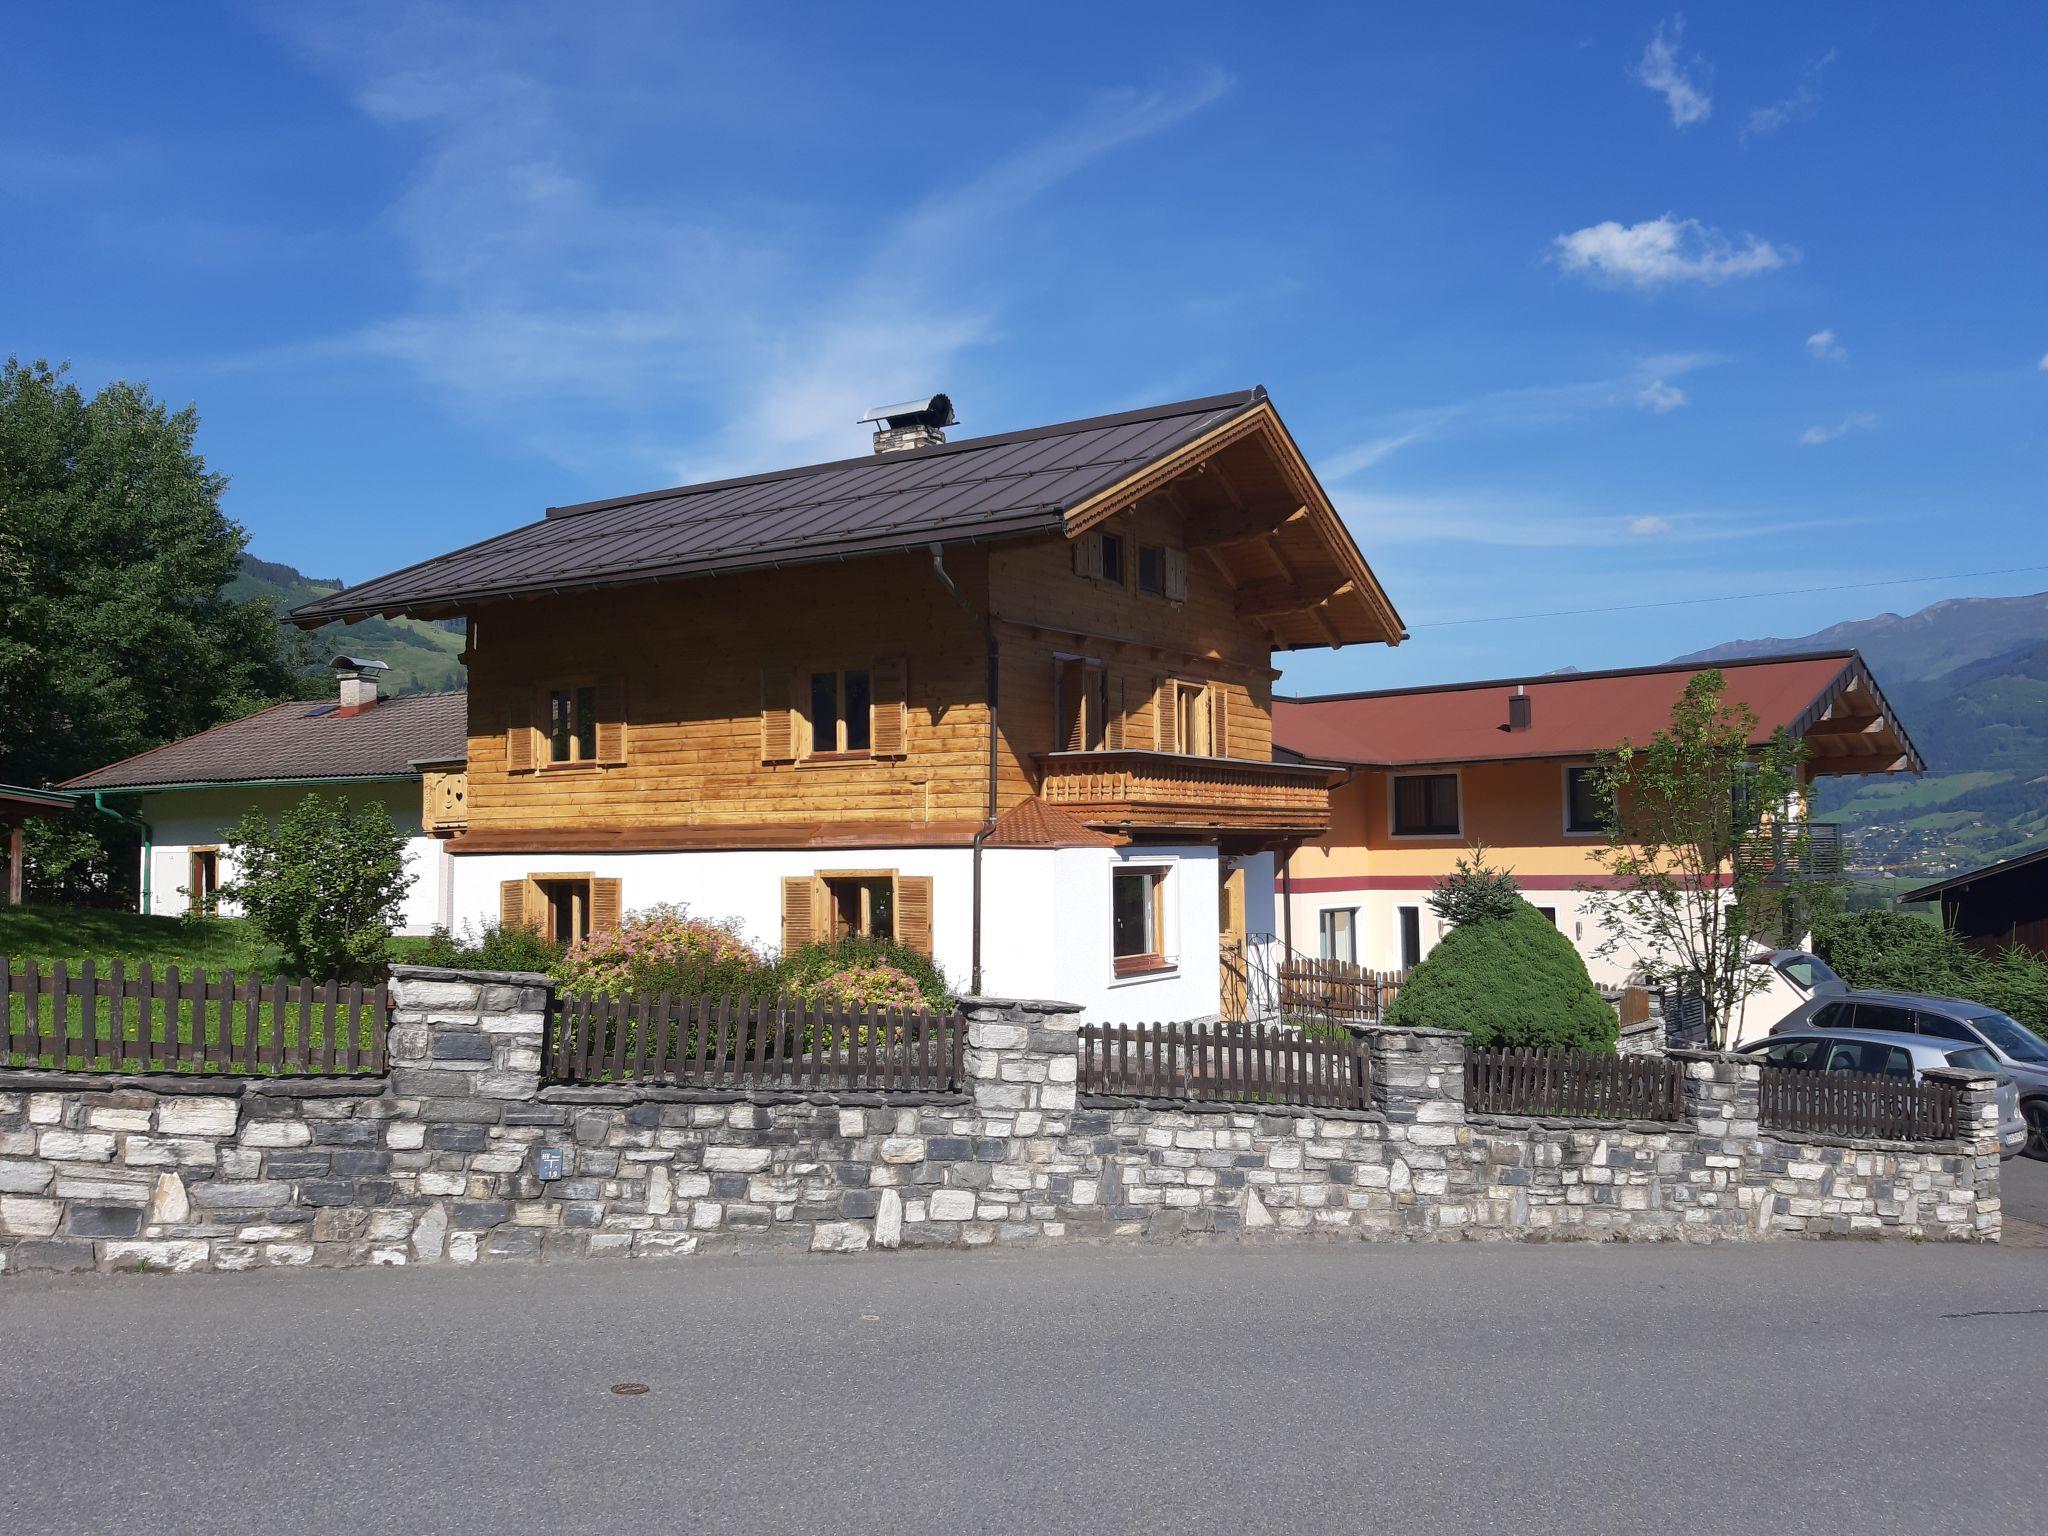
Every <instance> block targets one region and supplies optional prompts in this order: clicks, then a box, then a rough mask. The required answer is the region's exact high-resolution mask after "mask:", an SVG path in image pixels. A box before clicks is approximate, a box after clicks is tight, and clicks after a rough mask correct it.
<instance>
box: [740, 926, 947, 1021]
mask: <svg viewBox="0 0 2048 1536" xmlns="http://www.w3.org/2000/svg"><path fill="white" fill-rule="evenodd" d="M877 970H879V971H889V972H896V973H898V974H900V975H902V976H905V977H907V978H909V980H910V981H911V983H912V985H913V986H914V987H915V989H916V994H917V995H916V997H915V998H912V999H910V1000H909V1001H908V1002H907V1003H906V1004H904V1006H907V1007H915V1006H919V1005H920V1004H921V1005H922V1006H924V1007H926V1008H932V1009H939V1010H943V1009H947V1008H950V1007H952V1006H953V989H952V988H951V987H950V986H949V985H947V982H946V977H945V974H944V973H943V972H942V971H940V970H939V968H938V967H937V966H936V965H934V964H932V962H931V961H930V960H928V959H927V958H926V957H925V956H923V955H921V954H919V953H918V952H917V951H916V950H914V949H912V948H911V947H910V946H909V945H907V944H899V943H897V942H896V941H895V940H894V939H873V938H866V937H863V936H861V935H859V934H849V935H848V936H846V937H845V938H842V939H834V940H830V941H827V942H823V943H818V944H807V945H805V946H804V947H803V948H802V949H799V950H797V951H796V952H795V953H793V954H788V955H784V956H783V957H782V959H781V960H780V961H779V962H778V963H777V964H776V966H775V974H774V982H775V985H774V989H773V990H775V991H778V992H783V993H786V994H788V995H789V996H791V997H801V998H806V999H814V1000H817V1001H824V1000H825V999H824V997H823V996H822V995H821V993H820V991H819V989H820V988H821V987H823V986H824V985H825V984H826V982H827V981H828V980H829V979H830V978H833V977H836V976H841V975H846V974H848V973H853V974H859V973H862V972H869V971H877ZM835 985H839V986H848V985H859V983H836V984H835ZM868 985H872V986H883V985H893V983H886V982H884V981H882V980H881V979H879V978H876V979H872V980H871V981H870V982H869V983H868ZM887 1006H890V1007H894V1006H896V1005H895V1004H894V1003H891V1004H888V1005H887Z"/></svg>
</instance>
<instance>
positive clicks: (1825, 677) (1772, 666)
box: [1273, 651, 1924, 772]
mask: <svg viewBox="0 0 2048 1536" xmlns="http://www.w3.org/2000/svg"><path fill="white" fill-rule="evenodd" d="M1715 665H1716V666H1717V667H1718V668H1719V670H1720V671H1721V673H1722V675H1723V676H1724V677H1725V678H1726V680H1727V690H1726V692H1725V694H1724V695H1723V697H1724V698H1725V699H1726V700H1727V702H1729V703H1731V704H1737V703H1740V704H1747V705H1748V706H1749V707H1750V708H1751V709H1752V710H1754V711H1755V712H1756V716H1757V729H1756V732H1755V735H1754V737H1753V740H1754V741H1755V742H1756V744H1758V745H1762V744H1763V743H1764V742H1765V741H1767V740H1769V739H1770V736H1771V733H1772V732H1773V731H1776V730H1777V729H1779V728H1780V727H1781V726H1782V727H1783V728H1785V729H1786V730H1789V731H1790V732H1792V734H1793V735H1795V736H1807V737H1809V739H1812V740H1816V741H1817V740H1818V738H1820V737H1822V736H1824V735H1825V720H1826V716H1827V715H1828V711H1829V708H1830V706H1832V705H1833V704H1834V703H1835V702H1836V700H1838V699H1839V698H1841V697H1842V695H1843V694H1845V693H1847V692H1849V691H1850V690H1852V689H1856V690H1860V691H1861V692H1863V693H1867V694H1868V695H1869V696H1871V697H1873V698H1874V699H1875V700H1876V701H1877V703H1878V704H1879V705H1880V706H1881V714H1882V716H1883V723H1884V729H1885V732H1886V736H1885V739H1884V743H1883V747H1884V750H1882V751H1881V752H1880V751H1875V750H1874V751H1873V752H1872V753H1871V754H1870V760H1869V761H1868V762H1864V763H1861V765H1860V766H1858V767H1855V768H1849V767H1848V765H1849V764H1850V763H1852V762H1856V761H1857V760H1858V759H1857V755H1856V754H1855V753H1853V752H1850V751H1844V752H1843V753H1842V754H1841V755H1840V758H1839V761H1840V764H1841V765H1842V769H1843V770H1846V771H1857V772H1862V771H1868V770H1869V769H1871V768H1874V767H1881V766H1883V764H1882V763H1880V762H1879V761H1878V759H1879V757H1882V759H1883V762H1884V763H1889V762H1890V761H1891V760H1892V759H1893V758H1895V757H1898V756H1903V757H1905V758H1906V759H1907V761H1908V764H1909V765H1910V766H1911V767H1912V768H1913V769H1915V770H1916V771H1917V770H1919V769H1920V768H1922V767H1923V766H1924V765H1923V764H1922V762H1921V760H1920V754H1919V752H1918V751H1917V750H1916V749H1915V748H1914V746H1913V743H1912V742H1911V740H1910V739H1908V737H1907V736H1906V733H1905V730H1904V728H1903V727H1902V726H1900V725H1899V723H1898V720H1897V718H1896V717H1895V716H1893V714H1892V712H1891V709H1890V707H1889V706H1888V705H1886V704H1885V703H1884V695H1883V694H1882V693H1881V692H1880V691H1879V690H1878V687H1877V681H1876V679H1875V678H1873V677H1872V676H1871V674H1870V670H1869V668H1868V667H1866V666H1865V665H1864V663H1863V658H1862V657H1861V656H1859V655H1858V654H1857V653H1856V652H1854V651H1830V652H1825V653H1822V654H1818V655H1810V656H1776V657H1767V658H1759V659H1754V660H1737V661H1726V662H1719V663H1716V664H1715ZM1707 670H1708V668H1707V667H1703V666H1697V665H1694V666H1683V667H1669V666H1665V667H1635V668H1629V669H1625V670H1616V671H1611V672H1567V673H1549V674H1545V675H1542V676H1538V677H1520V678H1514V677H1510V678H1495V679H1491V680H1489V681H1486V682H1476V683H1450V684H1446V685H1443V686H1441V687H1436V688H1396V689H1386V690H1383V691H1380V692H1374V693H1347V694H1328V695H1324V696H1321V697H1317V698H1286V697H1278V696H1276V697H1275V698H1274V700H1273V739H1274V744H1275V746H1276V747H1279V748H1284V749H1285V750H1287V751H1290V752H1298V753H1301V754H1302V755H1303V756H1306V757H1316V758H1325V759H1330V760H1333V761H1338V762H1347V763H1356V764H1359V765H1361V766H1367V767H1382V766H1385V767H1408V766H1421V765H1430V764H1437V763H1475V762H1498V761H1504V760H1510V759H1516V758H1544V757H1584V756H1591V755H1593V754H1595V753H1598V752H1606V751H1611V750H1612V749H1613V748H1614V747H1616V746H1617V745H1619V744H1620V743H1621V742H1622V741H1624V740H1627V741H1633V742H1638V743H1640V742H1646V741H1648V740H1649V739H1650V737H1652V736H1654V735H1655V734H1656V733H1657V732H1658V731H1660V730H1663V729H1665V728H1666V727H1668V726H1669V725H1670V723H1671V706H1672V705H1673V704H1674V703H1676V702H1677V701H1678V697H1679V695H1680V694H1681V693H1683V692H1684V691H1685V685H1686V684H1687V683H1689V682H1690V681H1692V679H1693V678H1694V677H1696V676H1698V675H1699V674H1700V673H1701V672H1704V671H1707ZM1517 689H1521V690H1524V691H1526V692H1527V694H1528V696H1529V701H1530V704H1529V709H1530V721H1529V725H1528V726H1527V728H1526V729H1523V730H1517V731H1511V730H1509V729H1508V725H1507V719H1508V699H1509V697H1510V696H1511V695H1512V694H1514V693H1515V691H1516V690H1517ZM1827 740H1828V743H1830V744H1832V743H1833V742H1834V741H1835V738H1832V737H1829V738H1827ZM1874 745H1875V744H1874ZM1835 761H1836V759H1835V758H1834V757H1833V756H1831V757H1830V758H1829V764H1830V765H1832V764H1833V763H1834V762H1835ZM1816 766H1817V767H1820V766H1822V765H1821V764H1819V763H1816Z"/></svg>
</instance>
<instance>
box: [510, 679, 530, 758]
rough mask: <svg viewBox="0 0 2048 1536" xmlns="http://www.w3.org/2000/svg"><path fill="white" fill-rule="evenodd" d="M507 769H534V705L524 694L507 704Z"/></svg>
mask: <svg viewBox="0 0 2048 1536" xmlns="http://www.w3.org/2000/svg"><path fill="white" fill-rule="evenodd" d="M505 771H506V772H507V773H531V772H532V771H533V705H532V701H531V700H529V699H527V698H526V697H524V696H523V695H522V696H519V697H515V698H514V699H513V700H512V702H511V703H510V704H507V705H506V706H505Z"/></svg>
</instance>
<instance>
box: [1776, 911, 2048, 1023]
mask: <svg viewBox="0 0 2048 1536" xmlns="http://www.w3.org/2000/svg"><path fill="white" fill-rule="evenodd" d="M1813 950H1814V953H1815V954H1817V955H1819V956H1820V957H1821V959H1823V960H1825V961H1827V963H1828V964H1829V965H1830V966H1832V967H1834V969H1835V972H1836V974H1838V975H1839V976H1840V977H1841V978H1842V980H1844V981H1846V982H1847V983H1848V984H1849V985H1850V986H1852V987H1883V988H1888V989H1890V990H1892V991H1895V992H1926V993H1931V994H1932V995H1934V996H1936V997H1960V998H1966V999H1968V1000H1969V1001H1971V1002H1974V1003H1983V1004H1984V1005H1985V1006H1986V1007H1989V1008H1996V1009H1998V1010H1999V1012H2001V1013H2009V1014H2011V1015H2012V1016H2013V1017H2014V1018H2016V1019H2018V1020H2019V1021H2020V1022H2021V1023H2022V1024H2025V1025H2027V1026H2028V1027H2029V1028H2032V1029H2035V1030H2041V1029H2048V960H2043V959H2041V958H2040V957H2039V956H2038V955H2032V954H2029V953H2028V952H2027V951H2025V950H2023V949H2008V950H2006V951H2005V952H2004V953H2002V954H2000V955H1998V956H1997V957H1996V958H1991V959H1987V958H1986V957H1985V956H1983V955H1980V954H1978V953H1977V952H1976V951H1975V950H1973V949H1971V948H1970V946H1969V945H1967V944H1965V943H1964V942H1963V941H1962V940H1961V939H1960V938H1959V937H1957V935H1956V934H1955V932H1954V931H1953V930H1951V929H1947V928H1942V927H1939V926H1937V925H1936V924H1934V923H1930V922H1928V921H1927V920H1925V919H1924V918H1918V917H1911V916H1908V915H1907V914H1906V913H1903V912H1850V913H1846V914H1843V915H1841V916H1838V917H1831V918H1827V919H1825V920H1823V921H1821V922H1818V923H1816V924H1814V929H1813Z"/></svg>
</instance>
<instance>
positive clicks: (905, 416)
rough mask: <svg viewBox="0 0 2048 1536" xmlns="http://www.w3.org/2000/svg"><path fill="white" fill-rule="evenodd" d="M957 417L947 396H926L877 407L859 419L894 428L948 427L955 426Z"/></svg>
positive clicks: (950, 399) (957, 420)
mask: <svg viewBox="0 0 2048 1536" xmlns="http://www.w3.org/2000/svg"><path fill="white" fill-rule="evenodd" d="M959 419H960V418H959V417H957V416H955V415H954V414H953V401H952V398H951V397H950V396H948V395H928V396H926V397H925V398H924V399H922V400H905V401H904V402H903V403H902V404H900V405H877V406H873V407H871V408H870V409H869V410H868V412H867V414H866V415H864V416H862V417H861V421H862V422H863V423H866V422H870V421H879V422H881V423H882V424H883V425H885V426H888V427H891V428H894V427H950V426H954V425H957V424H958V422H959Z"/></svg>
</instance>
